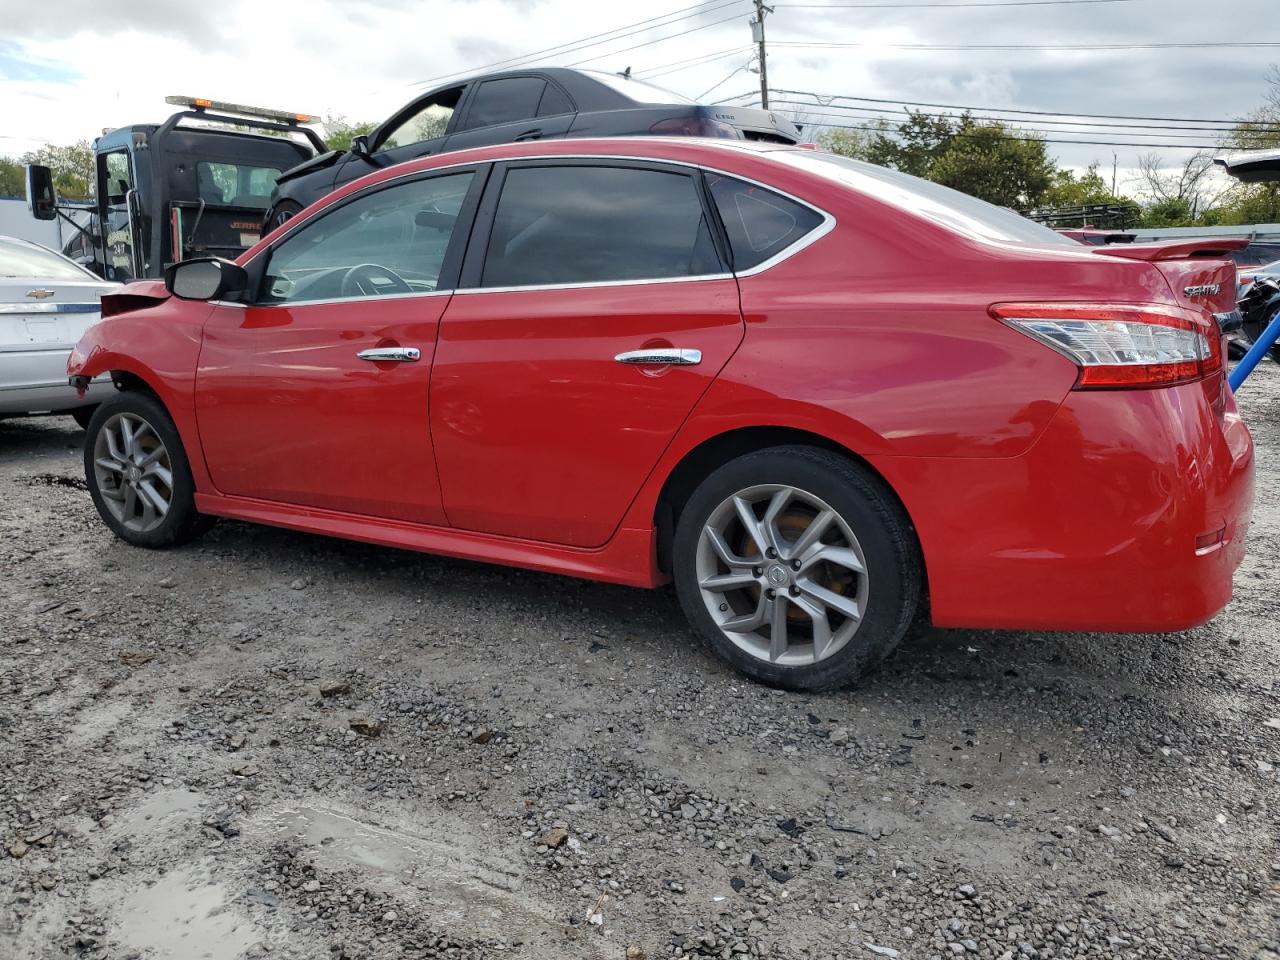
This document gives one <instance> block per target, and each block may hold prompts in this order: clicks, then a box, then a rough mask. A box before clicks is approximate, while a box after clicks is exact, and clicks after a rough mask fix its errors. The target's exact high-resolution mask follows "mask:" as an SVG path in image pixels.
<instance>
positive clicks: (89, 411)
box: [71, 406, 98, 430]
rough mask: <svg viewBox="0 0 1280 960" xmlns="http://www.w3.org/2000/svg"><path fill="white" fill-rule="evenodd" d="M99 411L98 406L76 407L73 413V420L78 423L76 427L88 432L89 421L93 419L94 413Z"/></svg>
mask: <svg viewBox="0 0 1280 960" xmlns="http://www.w3.org/2000/svg"><path fill="white" fill-rule="evenodd" d="M97 409H98V408H97V407H96V406H94V407H76V408H75V409H74V410H72V411H71V419H72V420H74V421H75V422H76V425H77V426H78V427H79V428H80V429H81V430H88V429H89V421H90V420H92V419H93V411H95V410H97Z"/></svg>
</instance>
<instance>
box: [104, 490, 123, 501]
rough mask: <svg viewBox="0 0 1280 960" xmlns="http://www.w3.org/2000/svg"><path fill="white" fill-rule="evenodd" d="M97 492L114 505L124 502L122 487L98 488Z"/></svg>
mask: <svg viewBox="0 0 1280 960" xmlns="http://www.w3.org/2000/svg"><path fill="white" fill-rule="evenodd" d="M98 492H99V493H101V494H102V495H103V496H104V497H106V498H107V499H108V500H114V501H116V503H123V502H124V487H99V488H98Z"/></svg>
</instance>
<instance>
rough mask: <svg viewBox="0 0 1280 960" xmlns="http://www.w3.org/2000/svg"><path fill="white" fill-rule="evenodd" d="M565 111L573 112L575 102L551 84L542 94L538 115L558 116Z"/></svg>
mask: <svg viewBox="0 0 1280 960" xmlns="http://www.w3.org/2000/svg"><path fill="white" fill-rule="evenodd" d="M564 113H573V104H572V103H570V102H569V98H568V97H566V96H565V95H564V94H563V93H561V92H560V91H559V90H557V89H556V88H555V87H554V86H552V85H551V84H549V83H548V84H547V89H546V90H545V91H544V92H543V94H542V102H541V103H539V104H538V116H540V117H558V116H560V115H561V114H564Z"/></svg>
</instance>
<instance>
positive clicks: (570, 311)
mask: <svg viewBox="0 0 1280 960" xmlns="http://www.w3.org/2000/svg"><path fill="white" fill-rule="evenodd" d="M743 332H744V324H743V319H742V315H741V313H740V311H739V308H738V288H737V283H736V282H735V280H734V278H733V276H732V275H731V274H730V273H729V271H728V269H727V268H726V267H725V265H724V262H723V259H722V252H721V251H720V250H719V249H718V247H717V243H716V242H715V241H714V240H713V233H712V227H711V221H710V219H709V213H708V211H707V209H706V207H705V202H704V192H703V187H702V183H701V178H700V175H699V174H698V172H697V171H696V170H691V169H689V168H685V167H675V166H664V165H661V164H651V163H640V162H626V161H608V160H591V161H581V162H578V161H565V160H560V161H522V162H520V163H513V164H510V165H508V166H505V167H501V166H500V167H499V168H498V169H497V170H496V171H495V174H494V176H493V177H492V178H491V180H490V184H489V188H488V189H487V191H486V193H485V197H484V200H483V201H482V203H481V209H480V213H479V215H478V217H477V223H476V226H475V228H474V229H473V231H472V238H471V244H470V246H469V247H468V252H467V262H466V264H465V265H464V272H463V279H462V283H461V284H460V287H459V290H458V292H457V293H456V294H455V295H454V297H453V299H452V300H451V301H450V304H449V307H448V309H447V310H446V311H445V315H444V318H443V320H442V322H441V327H440V337H439V341H438V343H437V346H436V359H435V366H434V369H433V371H432V385H431V429H432V436H433V438H434V441H435V446H436V459H437V464H438V467H439V471H440V479H441V489H442V494H443V498H444V508H445V512H446V513H447V515H448V518H449V522H450V523H451V524H452V525H453V526H455V527H459V528H462V529H466V530H476V531H483V532H486V533H492V534H502V535H505V536H511V537H520V538H525V539H530V540H539V541H545V542H550V543H557V544H568V545H573V546H579V547H594V546H599V545H601V544H603V543H605V542H606V541H607V540H608V539H609V538H610V537H611V536H612V534H613V531H614V530H615V528H616V527H617V525H618V523H619V522H620V521H621V519H622V517H623V515H624V513H625V512H626V509H627V507H628V506H629V505H630V503H631V501H632V500H633V499H634V497H635V495H636V493H637V492H638V491H639V489H640V486H641V484H642V483H643V481H644V478H645V476H646V475H647V474H648V473H649V471H650V470H652V468H653V466H654V464H655V463H657V461H658V458H659V457H660V456H661V454H662V451H663V450H664V449H665V448H666V446H667V445H668V443H670V441H671V439H672V437H673V436H674V435H675V432H676V430H677V429H678V428H679V426H680V424H681V423H682V422H683V421H684V419H685V418H686V417H687V416H688V415H689V412H690V411H691V410H692V409H693V407H694V404H696V403H697V402H698V399H699V398H700V397H701V396H702V394H703V392H704V391H705V390H706V389H707V387H708V386H709V385H710V384H711V382H712V381H713V380H714V379H715V377H716V375H717V374H718V373H719V372H720V370H721V368H722V367H723V366H724V364H725V363H726V361H727V360H728V359H729V357H730V356H731V355H732V354H733V352H734V350H736V349H737V347H738V344H739V343H740V342H741V340H742V337H743Z"/></svg>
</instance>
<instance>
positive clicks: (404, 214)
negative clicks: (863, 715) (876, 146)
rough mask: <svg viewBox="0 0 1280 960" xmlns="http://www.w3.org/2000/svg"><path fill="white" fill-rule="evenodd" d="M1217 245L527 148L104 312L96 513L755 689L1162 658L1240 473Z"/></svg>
mask: <svg viewBox="0 0 1280 960" xmlns="http://www.w3.org/2000/svg"><path fill="white" fill-rule="evenodd" d="M1232 247H1233V241H1225V242H1221V241H1219V242H1218V244H1217V246H1216V248H1213V249H1207V248H1206V247H1205V246H1204V245H1203V244H1195V243H1180V244H1171V245H1169V244H1166V245H1161V246H1150V245H1148V246H1143V245H1133V244H1128V245H1121V246H1111V247H1095V248H1088V247H1083V246H1081V245H1079V244H1077V243H1074V242H1073V241H1071V240H1069V239H1066V238H1063V237H1059V236H1058V235H1056V234H1054V233H1053V232H1052V231H1050V230H1048V229H1045V228H1042V227H1039V226H1037V225H1036V224H1033V223H1031V222H1029V221H1027V220H1024V219H1022V218H1021V217H1018V216H1017V215H1015V214H1013V213H1010V212H1008V211H1006V210H1002V209H998V208H996V207H992V206H990V205H988V204H985V203H982V202H980V201H978V200H974V199H972V198H970V197H967V196H964V195H962V194H959V193H955V192H953V191H951V190H948V189H945V188H943V187H939V186H937V185H934V184H930V183H926V182H923V181H920V180H917V179H914V178H912V177H907V176H904V175H902V174H898V173H895V172H892V171H888V170H885V169H882V168H879V167H874V166H869V165H866V164H862V163H857V162H854V161H850V160H846V159H842V158H840V157H836V156H832V155H829V154H825V153H820V152H816V151H810V150H803V149H797V148H790V147H780V146H776V145H766V144H759V145H755V144H744V143H740V142H725V141H708V140H697V141H695V140H687V141H682V140H668V139H636V140H625V139H614V140H599V141H592V140H581V141H574V142H573V143H572V144H568V143H558V142H557V143H526V144H514V145H507V146H501V147H490V148H485V149H481V150H473V151H466V152H460V153H451V154H447V155H445V156H442V157H432V158H429V159H424V160H419V161H415V162H412V163H407V164H403V165H400V166H396V167H394V168H391V169H387V170H384V171H380V172H377V173H374V174H372V175H370V176H367V177H365V178H364V179H362V180H359V181H357V182H355V183H352V184H350V185H348V186H346V187H344V188H343V189H341V190H339V191H337V192H336V193H334V194H333V195H331V196H330V197H328V198H327V199H325V200H324V201H322V202H320V203H318V204H316V205H314V206H312V207H311V208H309V209H308V210H306V211H304V212H303V213H302V214H300V215H299V216H297V217H296V218H295V219H293V220H291V221H290V222H289V223H288V224H287V225H286V226H284V227H283V228H280V229H278V230H277V231H276V232H274V233H272V234H271V235H269V236H267V237H266V238H264V239H263V240H262V242H260V243H259V244H258V245H257V246H256V247H254V248H253V249H251V250H249V251H248V252H247V253H245V254H244V255H243V256H242V257H241V258H240V260H239V261H237V263H235V264H232V263H228V262H224V261H217V260H203V261H200V260H196V261H187V262H184V263H181V264H178V265H176V266H175V267H171V268H170V270H169V273H168V276H167V278H166V281H165V282H164V283H159V282H149V283H138V284H134V285H132V286H130V287H128V288H126V289H125V290H124V291H122V292H121V293H120V294H118V295H115V296H111V297H107V298H106V299H104V302H103V307H104V309H103V314H104V316H105V317H107V319H105V320H104V321H103V322H102V323H100V324H98V325H97V326H95V327H93V328H92V330H91V331H90V332H89V333H88V335H86V337H85V338H84V339H83V340H82V341H81V343H80V344H79V346H78V348H77V349H76V351H75V353H74V354H73V356H72V358H71V361H70V373H71V374H72V375H73V378H74V379H75V380H76V382H79V383H83V382H85V380H86V378H89V377H94V376H97V375H99V374H102V373H107V372H109V373H111V375H112V378H113V379H114V381H115V383H116V386H117V387H118V392H117V393H116V394H114V395H113V396H112V397H111V398H110V399H109V400H107V401H106V402H105V403H103V404H102V406H101V407H99V408H98V410H97V412H96V414H95V415H94V417H93V420H92V422H91V424H90V426H89V430H88V435H87V441H86V448H85V468H86V473H87V476H88V481H89V487H90V490H91V492H92V495H93V499H94V502H95V504H96V505H97V507H98V510H99V512H100V513H101V514H102V518H103V520H104V521H105V522H106V524H107V526H108V527H110V528H111V530H112V531H114V532H115V533H116V534H117V535H118V536H120V537H122V538H123V539H125V540H127V541H128V542H130V543H134V544H138V545H140V546H147V547H165V546H171V545H173V544H178V543H182V542H183V541H186V540H189V539H190V538H192V537H193V536H195V535H196V534H198V533H199V532H200V531H201V530H202V529H204V527H205V526H206V524H207V523H208V522H209V520H210V518H213V517H235V518H238V519H241V520H250V521H256V522H260V523H268V524H275V525H277V526H282V527H290V528H293V529H296V530H306V531H311V532H314V533H321V534H328V535H331V536H338V537H348V538H352V539H357V540H365V541H369V542H373V543H379V544H386V545H388V546H395V547H404V548H409V549H414V550H423V551H428V552H432V553H442V554H448V555H451V556H455V557H466V558H470V559H475V560H486V561H491V562H496V563H505V564H513V565H517V566H523V567H530V568H534V569H538V570H547V571H554V572H557V573H565V574H571V575H575V576H580V577H587V578H591V579H597V580H607V581H612V582H616V583H623V584H632V585H635V586H643V587H656V586H658V585H660V584H663V583H665V582H667V581H669V580H674V581H675V586H676V590H677V592H678V594H679V597H680V601H681V603H682V604H683V606H684V609H685V611H686V613H687V614H688V616H689V619H690V621H691V622H692V624H693V626H694V628H695V629H696V630H697V632H698V633H700V634H701V635H703V636H704V637H705V638H706V639H707V640H708V641H709V643H710V645H711V647H712V648H713V649H714V650H715V651H716V653H718V654H719V655H720V656H721V657H723V658H724V659H725V660H727V661H728V662H729V663H731V664H733V665H734V666H735V667H737V668H738V669H740V670H742V671H743V672H745V673H747V674H750V675H751V676H752V677H755V678H757V679H759V680H762V681H765V682H767V683H772V684H777V685H779V686H784V687H790V688H796V689H814V688H821V687H829V686H832V685H836V684H840V683H844V682H846V681H848V680H850V679H852V678H854V677H856V676H858V675H859V674H861V673H862V672H864V671H865V670H866V669H867V668H868V667H870V666H871V665H873V664H874V663H875V662H876V661H877V660H879V659H880V658H881V657H883V656H884V655H885V654H886V653H888V651H890V650H892V649H893V647H894V645H895V644H896V643H897V642H898V641H899V640H900V639H901V637H902V636H903V634H904V632H905V631H906V630H907V628H908V625H909V624H910V623H911V622H912V620H913V618H914V617H915V616H916V613H917V610H918V608H920V606H921V604H922V603H923V601H924V598H925V597H926V596H927V598H928V611H929V615H930V617H931V619H932V622H933V623H935V624H937V625H939V626H952V627H956V626H964V627H1009V628H1014V627H1017V628H1035V629H1063V630H1105V631H1169V630H1180V629H1184V628H1187V627H1191V626H1193V625H1196V624H1198V623H1201V622H1203V621H1205V620H1206V619H1208V618H1209V617H1211V616H1213V615H1214V614H1215V613H1216V612H1217V611H1218V610H1219V609H1221V608H1222V606H1223V605H1224V604H1226V602H1227V601H1228V600H1229V599H1230V597H1231V579H1232V572H1233V570H1234V569H1235V568H1236V566H1237V565H1238V564H1239V562H1240V560H1241V557H1242V555H1243V552H1244V543H1245V533H1246V529H1247V526H1248V517H1249V510H1250V503H1251V498H1252V485H1253V463H1252V441H1251V439H1250V436H1249V433H1248V430H1247V429H1246V428H1245V426H1244V424H1243V423H1242V422H1241V420H1240V418H1239V416H1238V415H1237V413H1236V407H1235V403H1234V402H1233V399H1232V396H1231V393H1230V390H1229V388H1228V387H1227V386H1226V383H1225V376H1224V370H1223V351H1222V336H1221V332H1220V329H1219V324H1218V319H1217V316H1216V315H1218V314H1223V313H1226V312H1227V311H1230V310H1232V309H1233V308H1234V304H1233V302H1232V299H1233V298H1232V294H1233V292H1234V290H1235V270H1234V267H1233V266H1232V264H1231V263H1230V261H1229V260H1226V259H1223V258H1222V256H1221V255H1222V254H1223V253H1224V252H1225V251H1226V250H1228V249H1230V248H1232Z"/></svg>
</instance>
